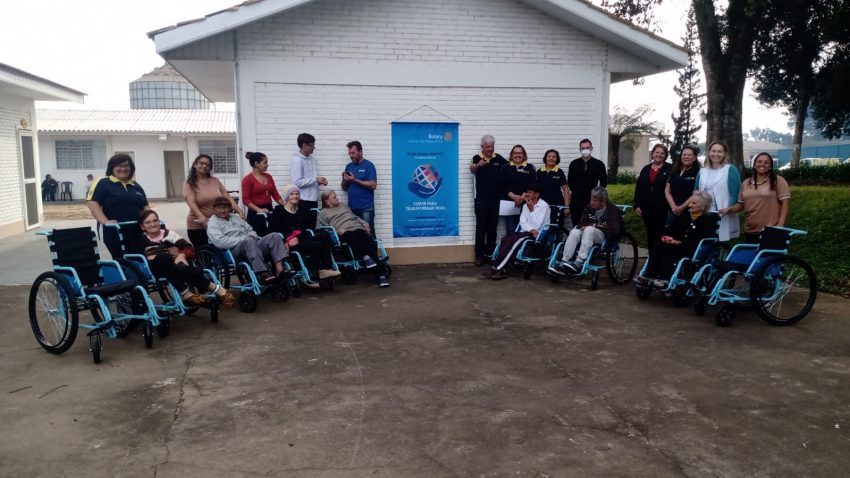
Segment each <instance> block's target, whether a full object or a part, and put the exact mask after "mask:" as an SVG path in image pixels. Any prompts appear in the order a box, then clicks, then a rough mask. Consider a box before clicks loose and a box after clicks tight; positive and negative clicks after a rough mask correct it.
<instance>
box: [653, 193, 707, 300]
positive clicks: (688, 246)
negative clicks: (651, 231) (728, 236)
mask: <svg viewBox="0 0 850 478" xmlns="http://www.w3.org/2000/svg"><path fill="white" fill-rule="evenodd" d="M711 204H712V199H711V195H710V194H709V193H708V192H707V191H696V192H694V194H693V195H692V196H691V197H690V198H688V200H687V201H686V202H685V205H686V206H687V209H688V211H687V212H686V213H682V214H679V215H678V216H676V217H675V218H674V219H673V222H671V223H670V224H668V225H667V227H666V228H665V229H664V235H662V236H661V241H660V242H657V243H655V244H654V245H653V246H652V249H650V251H649V259H647V263H646V272H645V274H644V277H639V278H637V282H638V283H640V284H646V283H647V282H651V283H652V285H654V286H655V287H658V288H664V287H667V281H668V280H669V279H670V277H671V276H672V275H673V270H674V269H675V268H676V263H677V262H679V259H681V258H683V257H687V256H691V255H693V253H694V251H696V249H697V246H699V242H700V241H701V240H703V239H706V238H711V237H717V224H718V221H719V220H720V217H719V216H718V215H717V214H715V213H710V212H708V208H709V207H711Z"/></svg>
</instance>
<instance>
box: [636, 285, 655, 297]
mask: <svg viewBox="0 0 850 478" xmlns="http://www.w3.org/2000/svg"><path fill="white" fill-rule="evenodd" d="M635 295H637V296H638V299H640V300H646V299H649V296H650V295H652V287H650V286H648V285H637V286H635Z"/></svg>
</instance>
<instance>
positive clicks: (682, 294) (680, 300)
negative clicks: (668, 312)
mask: <svg viewBox="0 0 850 478" xmlns="http://www.w3.org/2000/svg"><path fill="white" fill-rule="evenodd" d="M688 292H689V290H688V286H686V285H680V286H679V287H677V288H676V290H675V291H673V305H674V306H676V307H679V308H683V307H687V306H688V303H689V302H690V301H691V297H690V295H688Z"/></svg>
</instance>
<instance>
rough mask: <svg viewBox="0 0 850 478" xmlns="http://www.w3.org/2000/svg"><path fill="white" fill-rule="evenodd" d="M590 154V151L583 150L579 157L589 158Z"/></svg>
mask: <svg viewBox="0 0 850 478" xmlns="http://www.w3.org/2000/svg"><path fill="white" fill-rule="evenodd" d="M591 152H592V151H591V150H590V149H587V148H585V149H583V150H581V157H582V158H589V157H590V153H591Z"/></svg>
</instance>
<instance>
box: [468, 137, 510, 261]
mask: <svg viewBox="0 0 850 478" xmlns="http://www.w3.org/2000/svg"><path fill="white" fill-rule="evenodd" d="M506 164H508V162H507V161H506V160H505V158H503V157H502V155H500V154H499V153H497V152H496V138H494V137H493V136H491V135H489V134H485V135H484V136H482V137H481V151H480V152H479V153H478V154H476V155H475V156H473V157H472V164H470V165H469V172H471V173H472V174H474V175H475V265H476V266H482V265H484V264H485V263H486V262H487V258H488V257H490V256H491V255H492V254H493V249H495V248H496V241H497V238H496V229H497V227H498V226H499V200H500V199H501V192H502V191H501V188H502V185H501V174H502V166H504V165H506Z"/></svg>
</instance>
